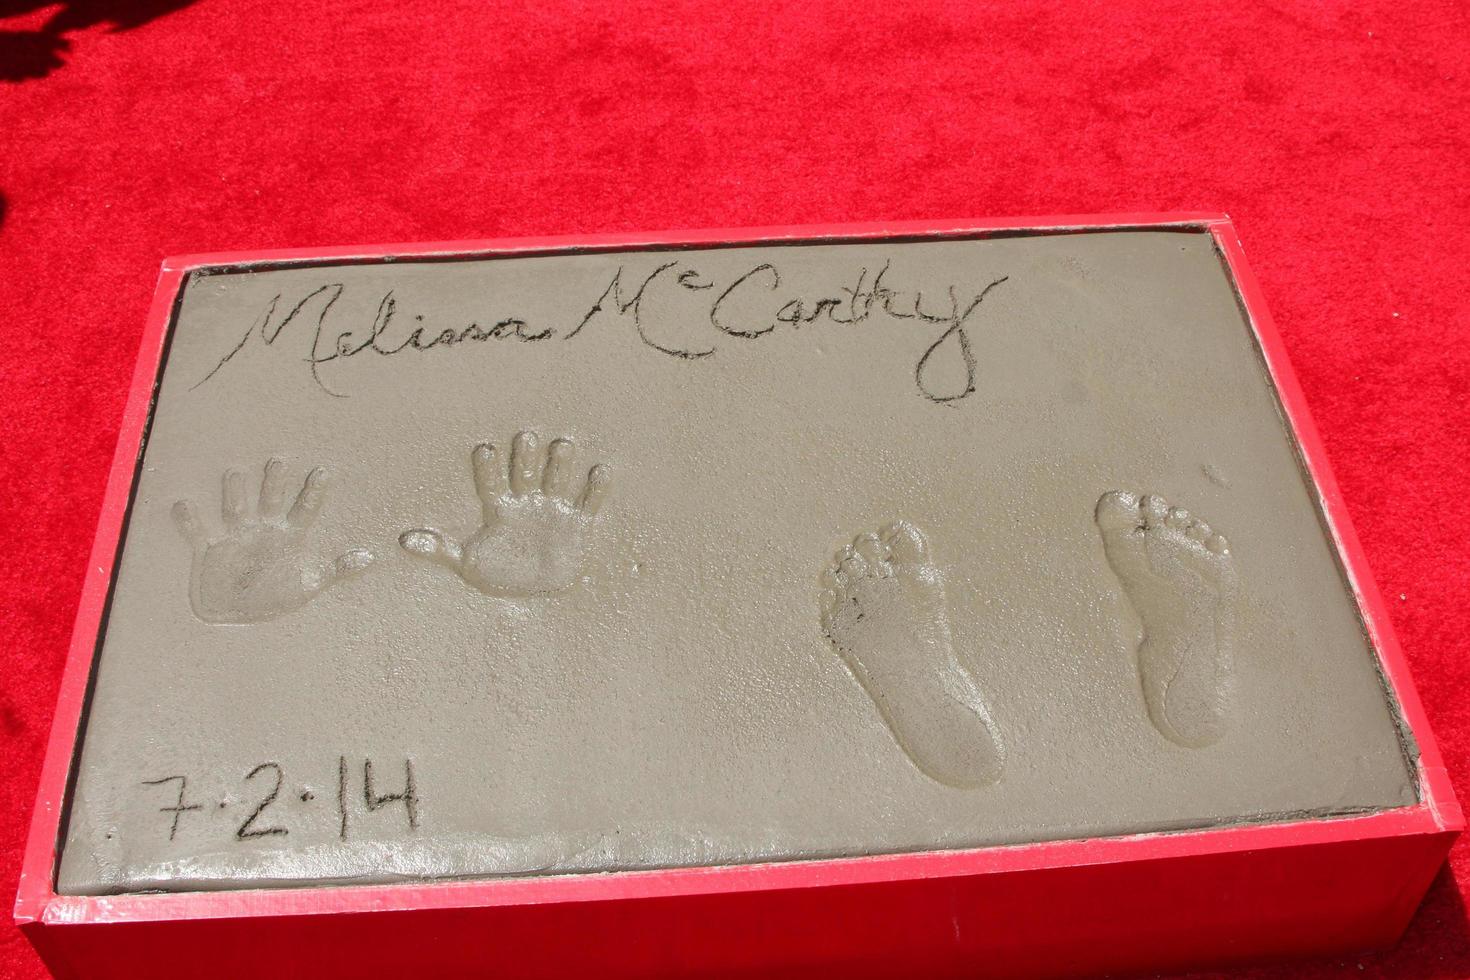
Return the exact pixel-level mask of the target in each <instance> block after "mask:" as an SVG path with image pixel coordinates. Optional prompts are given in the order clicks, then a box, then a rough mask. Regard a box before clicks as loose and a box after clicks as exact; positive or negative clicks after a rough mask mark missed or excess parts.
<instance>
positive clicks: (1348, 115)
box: [0, 0, 1470, 977]
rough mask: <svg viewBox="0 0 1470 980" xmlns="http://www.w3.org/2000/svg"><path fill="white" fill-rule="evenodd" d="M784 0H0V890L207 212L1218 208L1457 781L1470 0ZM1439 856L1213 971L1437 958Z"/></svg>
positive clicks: (1305, 969) (1466, 765)
mask: <svg viewBox="0 0 1470 980" xmlns="http://www.w3.org/2000/svg"><path fill="white" fill-rule="evenodd" d="M785 6H786V8H787V12H785V13H780V14H773V13H770V12H767V11H762V10H760V9H758V8H755V7H754V6H752V9H749V10H744V9H742V7H743V5H742V4H738V3H721V4H711V5H708V6H707V7H705V8H702V9H695V8H691V9H683V8H681V7H680V6H679V5H677V4H674V3H667V2H665V3H646V2H640V3H625V4H609V5H581V4H576V5H572V4H562V3H553V2H546V3H499V2H494V3H492V2H480V0H461V2H458V3H452V2H448V0H445V2H440V3H422V4H407V3H366V2H361V0H357V2H348V0H343V2H339V3H336V4H329V3H318V2H314V0H299V2H294V3H265V2H261V0H192V2H191V0H135V2H132V3H123V2H118V3H109V2H106V0H66V2H63V3H53V4H51V5H49V6H48V5H44V4H43V3H41V2H38V0H0V79H4V80H0V195H3V197H0V313H3V319H0V370H3V381H4V391H5V403H4V411H3V413H0V418H3V420H4V422H3V425H4V429H3V433H4V436H3V439H0V459H3V465H4V470H3V473H4V481H3V487H4V490H5V492H6V493H7V494H8V505H7V506H6V507H5V508H4V512H3V518H0V520H3V525H0V531H3V533H4V538H3V540H4V541H8V542H10V543H9V544H8V545H7V546H6V547H5V550H6V552H7V559H6V560H5V561H4V562H3V564H0V595H3V596H4V597H5V599H6V601H5V602H4V604H3V606H0V664H3V668H4V686H3V690H0V730H3V733H4V740H5V741H4V744H5V760H6V765H5V772H4V776H3V777H0V854H3V859H0V896H4V900H5V904H6V908H7V909H8V904H9V901H10V899H9V896H10V895H12V894H13V893H14V889H15V884H16V878H17V874H18V862H19V854H20V849H21V845H22V841H23V838H24V834H25V829H26V826H27V822H28V820H29V809H30V804H31V799H32V794H33V793H34V790H35V784H36V779H37V774H38V769H39V765H40V755H41V749H42V744H43V740H44V737H45V735H46V731H47V727H48V725H49V724H50V715H51V708H52V704H53V701H54V698H55V695H56V689H57V683H58V677H59V674H60V669H61V662H62V657H63V655H64V652H65V649H66V644H67V639H68V634H69V631H70V629H71V619H72V615H73V612H74V609H75V605H76V601H77V596H78V590H79V587H80V583H81V579H82V566H83V562H84V561H85V560H86V555H87V549H88V548H89V546H90V541H91V535H92V529H93V524H94V521H95V519H96V516H97V511H98V508H99V506H100V501H101V495H102V489H103V479H104V473H105V470H106V467H107V465H108V462H109V460H110V459H111V455H112V451H113V445H114V441H115V439H116V434H117V425H118V418H119V414H120V412H121V410H122V405H123V398H124V394H125V387H126V385H127V383H128V379H129V374H130V372H131V370H132V364H133V357H134V352H135V350H136V348H137V344H138V339H139V334H140V330H141V327H142V323H143V317H144V312H145V310H146V308H147V305H148V301H149V297H150V295H151V293H152V290H153V284H154V279H155V276H156V274H157V271H158V265H159V260H160V259H161V258H162V257H163V256H165V255H170V254H176V253H186V252H201V251H211V250H220V249H252V248H274V247H281V246H294V245H339V244H353V243H365V242H392V241H414V240H447V239H458V238H488V237H495V236H508V235H543V234H563V233H574V232H595V231H620V230H629V231H643V230H656V229H663V228H675V227H712V226H736V225H772V224H798V223H814V222H848V221H873V220H882V219H918V218H954V217H968V216H981V215H1027V214H1036V215H1044V214H1079V213H1086V212H1120V211H1146V210H1223V211H1227V212H1229V213H1230V214H1231V215H1232V216H1233V217H1234V218H1235V220H1236V222H1237V225H1238V228H1239V230H1240V233H1241V236H1242V238H1243V239H1244V242H1245V246H1246V250H1247V252H1248V253H1249V255H1250V257H1251V261H1252V263H1253V265H1254V268H1255V271H1256V273H1257V275H1258V276H1259V277H1260V279H1261V280H1262V282H1263V283H1264V287H1265V291H1266V295H1267V297H1268V300H1269V302H1270V305H1271V308H1272V310H1273V312H1274V314H1275V316H1276V319H1277V322H1278V324H1279V326H1280V328H1281V331H1282V333H1283V334H1284V335H1285V338H1286V342H1287V346H1288V348H1289V349H1290V352H1291V355H1292V357H1293V359H1294V361H1295V364H1296V367H1297V370H1298V372H1299V374H1300V376H1301V379H1302V383H1303V386H1304V387H1305V389H1306V393H1307V396H1308V399H1309V401H1310V403H1311V406H1312V409H1313V411H1314V412H1315V415H1316V418H1317V421H1318V423H1319V425H1320V426H1321V429H1322V432H1323V435H1324V437H1325V440H1326V444H1327V448H1328V450H1329V452H1330V454H1331V457H1332V463H1333V465H1334V467H1335V468H1336V472H1337V475H1338V477H1339V479H1340V480H1341V482H1342V485H1343V489H1344V492H1345V494H1346V495H1347V497H1348V499H1349V500H1350V501H1351V502H1352V507H1351V510H1352V516H1353V519H1354V521H1356V523H1357V527H1358V529H1359V532H1360V533H1361V536H1362V538H1363V544H1364V546H1365V548H1366V550H1367V553H1368V557H1369V559H1370V561H1371V562H1372V565H1373V568H1374V571H1375V573H1376V575H1377V578H1378V581H1379V583H1380V585H1381V586H1382V588H1383V590H1384V592H1385V593H1387V594H1389V595H1391V596H1393V597H1394V602H1393V612H1394V625H1395V626H1396V628H1397V629H1398V631H1399V634H1400V637H1401V639H1402V641H1403V644H1404V647H1405V648H1406V650H1407V651H1408V656H1409V658H1410V659H1411V661H1412V662H1413V665H1414V668H1415V671H1416V675H1417V678H1418V681H1419V685H1420V690H1421V691H1422V693H1423V695H1424V699H1425V701H1426V702H1427V707H1428V711H1429V715H1430V717H1431V719H1432V721H1433V723H1434V725H1435V730H1436V733H1437V735H1438V736H1439V739H1440V741H1441V744H1442V747H1443V749H1444V751H1445V755H1446V757H1447V762H1448V765H1449V767H1450V771H1451V773H1452V775H1453V776H1454V777H1455V778H1456V780H1457V782H1458V783H1459V785H1460V786H1461V787H1462V788H1464V787H1467V785H1470V784H1467V782H1466V778H1467V777H1470V716H1467V713H1466V709H1465V701H1464V698H1463V696H1462V690H1463V685H1464V682H1465V678H1466V674H1467V673H1470V664H1467V662H1466V652H1467V651H1466V645H1465V639H1464V638H1465V637H1466V636H1467V635H1470V559H1467V554H1470V549H1467V543H1470V542H1467V533H1466V529H1467V528H1470V493H1467V492H1466V491H1467V479H1466V478H1467V475H1470V449H1467V447H1470V413H1467V410H1466V406H1465V399H1466V393H1467V389H1470V353H1467V347H1466V346H1465V342H1466V340H1467V339H1470V302H1467V286H1470V234H1467V225H1470V165H1467V161H1470V7H1467V6H1466V5H1465V4H1464V3H1462V2H1456V0H1443V2H1440V0H1435V2H1425V3H1416V2H1406V0H1369V2H1366V3H1359V4H1353V5H1351V9H1350V10H1349V9H1346V8H1347V7H1349V5H1345V4H1343V5H1339V4H1319V3H1311V2H1301V3H1293V2H1290V0H1272V2H1262V0H1231V2H1220V0H1196V2H1193V3H1174V4H1167V5H1166V4H1151V5H1147V6H1149V7H1152V8H1163V7H1168V8H1170V9H1169V10H1168V12H1167V13H1150V14H1143V13H1139V12H1135V11H1132V10H1129V9H1126V8H1127V6H1128V5H1126V4H1102V3H1085V4H1084V3H1077V4H1072V5H1070V6H1064V5H1061V4H1054V3H1040V2H1026V3H1015V4H995V5H981V4H954V5H951V6H949V7H948V9H945V10H941V11H938V12H935V13H933V14H928V15H922V16H921V15H919V14H917V13H911V12H908V11H907V10H906V9H905V8H908V7H909V6H910V5H907V4H903V3H895V2H885V3H880V4H874V5H872V6H871V7H867V6H866V5H864V6H859V5H858V4H854V3H830V4H829V3H821V2H811V0H808V2H803V3H800V4H790V5H785ZM1138 6H1140V7H1142V6H1145V5H1143V4H1139V5H1138ZM1338 8H1344V9H1341V10H1339V9H1338ZM1462 792H1463V789H1462ZM1452 869H1453V874H1447V875H1442V876H1441V878H1440V879H1439V881H1438V882H1437V883H1436V884H1435V886H1434V889H1433V891H1432V892H1431V894H1430V897H1429V900H1428V902H1427V904H1426V905H1425V907H1424V909H1423V911H1422V912H1421V913H1420V914H1419V916H1418V918H1417V919H1416V920H1415V922H1414V924H1413V926H1412V927H1411V928H1410V931H1409V934H1408V936H1407V938H1406V939H1405V940H1404V942H1403V943H1402V945H1401V946H1400V947H1399V948H1397V949H1395V950H1393V951H1390V952H1387V953H1381V954H1374V955H1368V956H1362V957H1352V958H1348V959H1343V960H1329V961H1318V962H1313V963H1310V964H1307V965H1300V966H1293V967H1278V968H1266V969H1263V970H1259V971H1256V972H1245V973H1241V974H1234V975H1238V976H1242V977H1279V976H1318V975H1322V976H1326V975H1332V976H1336V975H1348V976H1361V977H1375V976H1386V977H1462V976H1470V930H1467V925H1466V913H1465V909H1464V907H1463V904H1462V899H1461V892H1462V891H1463V889H1464V888H1465V887H1466V885H1465V880H1466V879H1470V851H1467V850H1466V848H1465V847H1460V848H1457V850H1456V853H1455V856H1454V858H1453V860H1452ZM197 966H199V967H200V968H201V969H203V968H206V967H207V965H206V964H197ZM0 974H3V975H5V976H11V977H36V976H41V975H42V971H41V967H40V964H39V962H38V960H37V959H36V958H35V956H34V955H33V954H32V953H31V952H30V951H29V948H28V947H27V946H26V945H25V943H24V941H23V940H22V939H21V938H20V936H19V934H18V933H17V932H16V931H15V930H14V929H13V928H11V927H10V926H9V925H8V915H7V918H6V924H4V925H0Z"/></svg>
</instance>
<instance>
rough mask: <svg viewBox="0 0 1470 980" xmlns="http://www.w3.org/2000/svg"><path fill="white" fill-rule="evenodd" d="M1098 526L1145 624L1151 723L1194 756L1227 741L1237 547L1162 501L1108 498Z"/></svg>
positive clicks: (1142, 669)
mask: <svg viewBox="0 0 1470 980" xmlns="http://www.w3.org/2000/svg"><path fill="white" fill-rule="evenodd" d="M1096 519H1097V527H1098V530H1099V531H1100V532H1101V533H1102V540H1103V551H1104V553H1105V554H1106V555H1107V559H1108V565H1109V566H1111V567H1112V569H1113V572H1114V574H1116V575H1117V576H1118V579H1119V580H1120V581H1121V582H1122V583H1123V591H1124V592H1125V593H1127V595H1128V599H1129V601H1130V602H1131V603H1132V604H1133V608H1134V609H1135V610H1136V611H1137V612H1138V618H1139V619H1140V620H1141V621H1142V623H1143V638H1142V640H1141V641H1140V643H1139V645H1138V676H1139V680H1140V681H1141V682H1142V684H1143V699H1144V703H1145V704H1146V705H1147V707H1148V715H1149V718H1150V719H1151V720H1152V721H1153V723H1154V727H1155V728H1157V729H1158V730H1159V731H1160V732H1161V733H1163V735H1164V737H1166V738H1168V739H1169V740H1170V741H1172V742H1176V743H1178V744H1179V745H1183V746H1186V747H1188V748H1201V747H1203V746H1206V745H1209V744H1211V743H1213V742H1217V741H1219V740H1220V738H1221V736H1223V735H1224V734H1225V729H1226V727H1227V725H1228V721H1229V713H1230V702H1231V698H1232V693H1233V691H1232V688H1233V680H1234V678H1233V677H1232V673H1231V672H1232V663H1231V650H1230V645H1231V633H1232V632H1233V630H1234V625H1235V624H1234V619H1235V563H1234V561H1233V559H1232V558H1231V555H1230V546H1229V544H1228V543H1227V542H1226V541H1225V538H1224V537H1223V536H1222V535H1219V534H1216V533H1214V531H1213V530H1212V529H1211V528H1210V526H1209V525H1208V524H1206V523H1205V522H1204V521H1202V520H1198V519H1196V518H1194V517H1192V516H1190V513H1189V512H1188V511H1187V510H1184V509H1183V508H1180V507H1170V506H1169V503H1168V501H1166V500H1164V499H1163V498H1162V497H1155V496H1144V497H1139V496H1137V495H1135V494H1132V493H1125V492H1123V491H1119V490H1114V491H1112V492H1110V493H1105V494H1103V495H1102V498H1101V499H1100V500H1098V502H1097V512H1096Z"/></svg>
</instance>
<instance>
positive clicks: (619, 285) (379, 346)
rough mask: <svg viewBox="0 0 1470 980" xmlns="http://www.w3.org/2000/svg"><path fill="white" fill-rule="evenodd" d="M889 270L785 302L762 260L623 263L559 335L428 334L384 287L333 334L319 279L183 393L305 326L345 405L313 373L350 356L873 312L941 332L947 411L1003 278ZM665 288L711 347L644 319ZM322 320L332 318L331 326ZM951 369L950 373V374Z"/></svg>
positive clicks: (934, 386) (932, 384)
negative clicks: (359, 317) (733, 267)
mask: <svg viewBox="0 0 1470 980" xmlns="http://www.w3.org/2000/svg"><path fill="white" fill-rule="evenodd" d="M890 264H891V263H890V262H885V263H884V264H883V266H882V268H880V269H878V270H877V272H872V271H871V270H869V269H868V268H866V267H864V268H862V269H860V270H859V272H858V273H857V275H856V276H855V277H854V280H853V282H852V284H851V285H849V286H843V287H841V288H840V289H837V290H835V291H833V292H832V293H831V294H829V295H816V296H792V295H791V294H790V292H789V291H788V290H785V289H783V278H782V275H781V271H780V269H779V268H778V267H777V266H776V265H774V264H773V263H770V262H763V263H760V264H759V265H756V266H754V267H752V268H751V269H749V270H748V271H746V272H744V273H743V274H741V275H740V276H737V277H736V278H735V279H733V280H731V281H729V282H728V283H724V284H722V283H720V282H717V281H716V280H715V279H712V278H710V277H707V276H706V275H704V274H703V273H702V272H701V271H700V270H699V268H698V267H697V266H695V265H693V264H692V263H690V262H688V261H685V260H672V261H668V262H664V263H662V264H660V265H658V266H657V267H656V268H654V269H653V270H652V271H651V272H648V273H646V274H642V275H641V276H640V275H638V274H634V273H630V272H629V269H628V267H627V266H619V267H618V269H617V271H616V272H614V273H613V276H612V279H611V280H610V281H609V282H608V284H607V286H606V287H605V288H604V289H603V290H602V293H601V294H600V295H599V296H598V297H597V298H596V300H594V301H593V303H592V304H591V306H590V307H588V308H587V309H586V312H585V313H584V314H583V315H582V316H580V317H579V318H578V319H577V320H576V322H575V326H573V327H571V329H570V330H567V331H566V332H565V333H561V334H559V333H558V331H557V329H556V328H555V327H553V326H540V327H533V326H532V325H531V324H530V323H529V322H528V321H527V320H525V319H524V318H522V317H517V316H510V317H504V318H502V319H499V320H497V321H495V322H494V323H493V324H490V325H488V326H487V325H484V324H482V323H480V322H478V321H472V322H470V323H468V324H462V325H454V326H444V327H437V328H435V327H431V326H429V325H428V324H427V323H425V321H424V316H423V315H422V314H414V315H408V314H405V313H403V312H402V311H400V309H399V304H398V298H397V296H396V294H395V292H394V290H392V289H389V290H388V291H387V292H386V293H384V294H383V295H382V297H381V299H380V300H379V301H378V306H377V311H376V313H375V314H374V316H373V320H372V322H371V323H370V324H368V325H367V326H365V327H364V326H349V327H347V328H345V329H343V328H341V327H340V326H339V325H337V324H336V323H335V320H334V318H333V315H332V310H333V308H334V307H335V306H336V304H337V302H338V300H340V299H341V298H342V294H343V292H344V291H345V289H346V286H345V284H344V283H340V282H333V283H324V284H322V285H320V286H318V287H316V288H315V289H312V290H311V291H309V292H308V293H306V295H305V296H303V297H302V298H301V299H299V300H298V301H297V302H296V303H295V304H294V305H292V306H291V307H290V308H289V309H286V310H284V312H282V310H283V304H282V297H283V295H284V294H281V293H278V294H276V296H274V297H273V298H272V299H271V300H270V302H268V303H267V304H266V306H265V309H264V311H263V312H262V313H261V315H260V317H259V318H258V319H256V320H255V321H254V322H252V323H251V324H250V326H249V328H248V329H247V330H246V331H245V333H244V335H243V336H241V337H240V339H239V341H238V342H236V344H235V345H234V347H233V348H231V349H230V350H229V351H228V352H227V353H226V354H225V355H224V356H223V357H221V358H220V360H219V362H218V363H217V364H216V365H215V366H214V367H213V368H212V369H211V370H210V371H209V373H208V374H206V375H205V376H204V377H203V378H201V379H200V380H199V381H198V382H197V383H196V384H195V385H194V386H193V387H194V388H198V387H200V386H201V385H203V384H205V383H206V382H208V381H209V380H210V379H212V378H214V377H215V376H216V375H217V374H219V372H220V371H221V370H223V369H224V367H225V365H227V364H228V363H230V361H231V360H232V359H233V358H234V357H235V355H237V354H239V353H240V351H242V350H243V349H245V347H246V346H247V345H249V344H250V343H251V341H252V340H253V339H256V338H258V341H257V342H258V343H260V344H264V345H265V346H266V347H272V346H274V345H276V344H277V343H278V342H280V341H281V340H282V338H283V335H284V334H285V333H286V331H287V330H288V328H290V327H291V326H292V325H293V324H296V323H297V322H302V323H304V324H305V323H311V322H312V321H314V325H313V326H309V327H306V328H305V329H303V330H299V331H295V332H293V334H292V336H297V335H300V336H303V337H304V336H305V335H306V333H305V330H310V331H311V335H310V337H311V347H310V349H309V351H308V352H307V356H306V357H305V358H304V359H303V360H304V362H305V363H306V365H307V367H308V370H309V371H310V373H311V378H312V381H313V382H315V383H316V384H317V385H318V386H319V387H320V388H321V389H322V390H323V391H325V392H327V393H328V394H331V395H334V396H336V397H339V398H345V397H347V396H346V395H344V394H342V393H341V392H338V391H334V390H333V389H332V388H331V387H329V386H328V384H327V383H326V381H325V380H324V379H323V378H322V375H321V370H320V369H321V366H322V365H323V364H328V363H331V362H333V361H342V360H347V359H349V358H353V357H356V356H358V355H360V354H367V353H371V354H375V355H378V356H381V357H393V356H396V355H398V354H403V353H405V352H410V351H412V352H418V353H426V352H428V351H431V350H440V349H446V350H447V349H454V348H464V347H466V346H467V345H473V344H483V343H486V342H489V341H507V342H517V343H538V342H543V341H548V340H552V339H553V338H557V337H560V339H562V340H575V339H576V338H577V337H578V336H579V335H581V334H582V332H583V331H584V330H586V328H587V327H588V326H589V325H591V324H593V323H594V322H599V321H615V322H625V323H630V324H631V325H632V327H633V329H634V331H635V333H636V335H637V337H638V339H639V340H640V341H641V342H642V343H643V344H644V345H646V346H647V347H649V348H651V349H652V350H655V351H658V352H659V353H661V354H664V355H666V356H669V357H676V358H680V359H682V360H689V361H695V360H702V359H704V358H707V357H712V356H714V355H715V354H716V353H717V352H718V347H717V346H715V344H714V341H717V340H719V338H721V337H730V338H735V339H737V340H740V341H758V340H760V339H761V338H763V337H767V336H770V335H771V334H773V333H774V332H775V331H776V330H777V328H778V327H783V326H784V327H786V328H789V329H794V330H795V329H802V328H806V327H811V326H814V325H816V324H818V323H819V322H820V323H827V324H835V325H853V324H859V323H862V322H864V321H866V320H868V319H870V318H873V317H879V316H881V317H884V318H887V319H889V320H892V321H898V322H903V321H912V322H914V323H916V324H926V325H930V326H934V327H938V328H940V330H939V332H938V334H937V335H933V340H932V342H931V343H929V344H928V346H927V347H926V348H925V350H924V352H923V354H922V355H921V356H920V357H919V360H918V362H917V363H916V364H915V365H914V384H915V386H916V387H917V388H918V390H919V393H920V394H921V395H923V397H925V398H926V399H928V400H929V401H931V402H935V403H937V404H945V403H948V402H955V401H959V400H960V399H963V398H966V397H968V396H969V395H971V394H973V393H974V391H975V380H976V360H975V354H974V350H973V348H972V346H971V343H970V336H969V332H968V331H969V329H970V328H971V327H973V326H974V323H975V318H976V316H977V314H978V311H979V310H980V308H981V304H982V303H983V302H984V301H985V299H986V297H987V296H989V295H990V293H991V292H992V291H993V290H994V289H995V288H996V287H998V286H1000V285H1001V284H1002V283H1004V282H1006V281H1007V280H1008V279H1009V278H1010V277H1009V276H1000V277H998V278H996V279H993V280H991V281H990V282H988V283H987V284H986V285H985V286H984V287H982V288H981V289H979V290H978V291H975V290H963V291H962V290H961V289H960V287H959V286H958V285H953V284H952V285H949V286H948V287H946V288H945V289H944V290H942V291H941V292H940V293H939V294H938V295H937V296H936V295H935V293H934V292H933V291H930V292H927V293H926V292H925V291H923V290H921V289H903V288H896V287H894V286H891V285H890V284H889V282H888V281H887V280H888V274H889V267H890ZM664 291H673V292H677V293H681V294H685V295H687V294H688V293H706V292H707V293H708V294H709V295H710V296H712V297H713V299H712V300H711V301H710V302H709V303H708V305H707V306H706V307H704V308H703V311H702V320H703V321H707V324H708V326H709V327H710V328H712V329H713V331H714V334H713V336H712V337H711V338H710V342H708V343H704V344H700V345H690V344H687V343H682V344H681V343H675V342H674V341H672V340H669V339H667V338H668V336H669V335H670V333H671V332H672V328H676V327H680V326H682V327H684V328H685V329H684V330H683V332H685V333H687V332H688V326H689V325H688V324H678V323H673V322H669V321H670V319H671V317H672V315H671V314H669V313H667V312H664V313H656V312H650V306H660V307H662V306H666V305H668V304H659V303H651V302H650V298H651V297H654V296H656V295H657V294H660V293H661V292H664ZM329 320H333V324H332V325H331V326H329ZM946 359H947V360H948V361H949V362H950V366H949V368H948V369H945V368H944V367H943V361H945V360H946ZM956 366H957V367H958V368H959V370H955V367H956ZM191 390H192V389H191Z"/></svg>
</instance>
